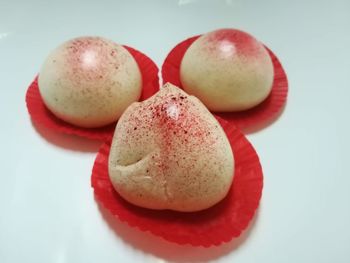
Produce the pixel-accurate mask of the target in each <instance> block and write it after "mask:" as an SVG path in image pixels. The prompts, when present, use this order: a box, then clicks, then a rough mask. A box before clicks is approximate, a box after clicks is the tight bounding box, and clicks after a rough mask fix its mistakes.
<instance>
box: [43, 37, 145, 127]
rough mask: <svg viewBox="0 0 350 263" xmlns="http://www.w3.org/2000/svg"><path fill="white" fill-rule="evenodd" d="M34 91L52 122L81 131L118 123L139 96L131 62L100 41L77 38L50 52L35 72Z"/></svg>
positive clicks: (124, 52) (113, 45)
mask: <svg viewBox="0 0 350 263" xmlns="http://www.w3.org/2000/svg"><path fill="white" fill-rule="evenodd" d="M38 82H39V91H40V94H41V97H42V99H43V101H44V103H45V105H46V106H47V107H48V109H49V110H50V111H51V112H52V113H53V114H54V115H56V116H57V117H58V118H60V119H62V120H64V121H66V122H68V123H71V124H74V125H77V126H81V127H87V128H93V127H100V126H104V125H107V124H110V123H112V122H115V121H116V120H118V118H119V117H120V115H121V114H122V113H123V111H124V110H125V109H126V108H127V107H128V106H129V105H130V104H131V103H132V102H134V101H137V100H138V99H139V98H140V95H141V87H142V78H141V73H140V70H139V68H138V65H137V63H136V61H135V59H134V58H133V57H132V56H131V54H130V53H129V52H128V51H127V50H126V49H125V48H124V47H123V46H120V45H118V44H116V43H114V42H112V41H110V40H107V39H104V38H100V37H80V38H76V39H72V40H70V41H68V42H65V43H63V44H62V45H61V46H59V47H58V48H56V49H55V50H53V51H52V52H51V53H50V54H49V56H48V57H47V59H46V61H45V62H44V64H43V66H42V68H41V71H40V73H39V80H38Z"/></svg>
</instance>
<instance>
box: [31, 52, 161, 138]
mask: <svg viewBox="0 0 350 263" xmlns="http://www.w3.org/2000/svg"><path fill="white" fill-rule="evenodd" d="M124 47H125V48H126V49H127V50H128V51H129V52H130V53H131V55H132V56H133V57H134V59H135V60H136V62H137V64H138V66H139V68H140V71H141V74H142V94H141V98H140V100H145V99H147V98H149V97H151V96H152V95H153V94H155V93H156V92H157V91H158V90H159V79H158V67H157V66H156V64H155V63H154V62H153V61H152V60H151V59H150V58H149V57H147V56H146V55H145V54H143V53H141V52H140V51H138V50H136V49H133V48H131V47H128V46H124ZM26 103H27V108H28V112H29V114H30V116H31V118H32V120H33V122H35V123H38V124H42V125H43V126H45V127H47V128H49V129H52V130H55V131H57V132H62V133H66V134H74V135H77V136H81V137H85V138H89V139H96V140H106V139H108V138H109V137H110V136H112V135H113V132H114V128H115V123H113V124H111V125H108V126H104V127H101V128H81V127H78V126H75V125H72V124H69V123H67V122H65V121H63V120H60V119H59V118H57V117H56V116H55V115H54V114H52V113H51V112H50V111H49V110H48V109H47V108H46V106H45V104H44V102H43V100H42V98H41V96H40V93H39V87H38V79H37V77H36V78H35V80H34V81H33V82H32V84H31V85H30V86H29V88H28V90H27V94H26Z"/></svg>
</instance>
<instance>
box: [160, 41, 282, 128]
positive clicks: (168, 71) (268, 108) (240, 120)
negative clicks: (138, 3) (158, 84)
mask: <svg viewBox="0 0 350 263" xmlns="http://www.w3.org/2000/svg"><path fill="white" fill-rule="evenodd" d="M199 37H200V35H199V36H194V37H191V38H188V39H186V40H184V41H182V42H181V43H179V44H178V45H176V46H175V47H174V48H173V49H172V50H171V51H170V53H169V54H168V56H167V57H166V59H165V61H164V63H163V66H162V77H163V82H164V83H166V82H170V83H173V84H174V85H176V86H178V87H180V88H181V87H182V85H181V81H180V65H181V61H182V58H183V56H184V55H185V53H186V50H187V49H188V48H189V47H190V45H191V44H192V43H193V42H194V41H195V40H196V39H197V38H199ZM265 48H266V50H267V51H268V52H269V55H270V57H271V60H272V63H273V67H274V80H273V84H272V90H271V93H270V95H269V96H268V97H267V98H266V99H265V100H264V101H263V102H262V103H260V104H259V105H258V106H256V107H254V108H252V109H249V110H246V111H241V112H232V113H231V112H229V113H214V114H216V115H218V116H220V117H222V118H223V119H225V120H227V121H229V122H230V123H232V124H233V125H235V126H237V127H238V128H240V129H251V128H254V127H258V126H260V125H262V124H264V123H267V122H269V121H271V120H273V119H274V118H276V117H277V116H278V113H279V112H280V111H281V110H282V108H283V106H284V104H285V103H286V100H287V94H288V81H287V75H286V73H285V72H284V70H283V67H282V65H281V63H280V62H279V60H278V58H277V57H276V56H275V54H273V52H272V51H271V50H270V49H268V48H267V47H265Z"/></svg>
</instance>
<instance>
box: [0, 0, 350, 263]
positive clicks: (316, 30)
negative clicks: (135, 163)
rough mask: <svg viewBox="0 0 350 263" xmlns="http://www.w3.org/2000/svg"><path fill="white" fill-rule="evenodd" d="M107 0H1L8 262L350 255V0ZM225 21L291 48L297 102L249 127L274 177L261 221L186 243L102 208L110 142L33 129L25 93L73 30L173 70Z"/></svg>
mask: <svg viewBox="0 0 350 263" xmlns="http://www.w3.org/2000/svg"><path fill="white" fill-rule="evenodd" d="M93 2H94V3H93ZM101 2H104V4H102V3H100V1H88V0H86V1H74V3H73V1H66V0H65V1H63V0H61V1H52V2H51V3H50V1H39V0H35V1H34V0H31V1H6V0H0V87H1V96H0V114H1V115H0V120H1V129H0V132H1V149H0V160H1V168H2V170H1V172H0V178H1V183H0V208H1V214H0V262H1V263H10V262H11V263H12V262H26V263H29V262H33V263H37V262H45V263H63V262H72V263H73V262H84V263H85V262H86V263H87V262H167V261H175V262H206V261H217V262H238V263H245V262H269V263H272V262H278V263H280V262H305V263H309V262H318V263H328V262H337V263H346V262H350V229H349V222H350V169H349V164H350V160H349V156H350V155H349V153H348V152H349V149H350V140H349V134H350V120H349V115H348V114H349V112H350V103H349V99H350V91H349V90H350V51H349V48H350V2H349V1H346V0H344V1H277V0H276V1H252V0H251V1H247V0H226V1H210V0H207V1H199V0H197V1H196V0H179V1H161V0H158V1H115V0H114V1H101ZM222 27H235V28H239V29H242V30H245V31H247V32H250V33H251V34H253V35H254V36H256V37H257V38H258V39H260V40H261V41H263V42H264V43H265V44H266V45H267V46H269V47H270V48H271V49H272V50H273V51H274V52H275V53H276V54H277V55H278V57H279V58H280V60H281V62H282V63H283V65H284V68H285V70H286V72H287V74H288V78H289V87H290V92H289V97H288V103H287V106H286V108H285V110H284V112H283V114H282V115H281V117H280V118H279V119H278V120H277V121H276V122H274V123H273V124H272V125H270V126H268V127H266V128H265V129H263V130H260V131H259V132H255V133H252V134H249V135H248V138H249V139H250V141H251V142H252V143H253V144H254V146H255V148H256V150H257V152H258V153H259V155H260V159H261V163H262V165H263V169H264V175H265V186H264V191H263V198H262V200H261V205H260V208H259V210H258V213H257V216H256V217H255V219H254V221H253V223H252V224H251V226H250V228H249V230H248V231H246V232H245V233H244V234H243V236H242V237H241V238H239V239H237V240H234V241H232V242H230V243H228V244H226V245H223V246H220V247H214V248H210V249H204V248H193V247H191V246H179V245H175V244H172V243H168V242H166V241H163V240H162V239H160V238H157V237H153V236H151V235H150V234H147V233H142V232H140V231H138V230H136V229H132V228H130V227H128V226H127V225H125V224H123V223H121V222H119V221H117V220H114V219H113V218H112V217H111V216H110V215H109V214H108V212H106V211H105V210H104V209H103V208H100V207H99V205H98V203H97V202H96V201H95V199H94V196H93V191H92V189H91V188H90V174H91V168H92V164H93V161H94V158H95V153H96V151H97V150H98V147H99V144H100V143H99V142H91V141H88V140H85V139H80V138H77V137H74V136H67V135H62V134H57V133H55V132H52V131H49V130H47V129H45V128H43V127H35V126H33V124H32V122H31V120H30V117H29V115H28V113H27V109H26V107H25V102H24V97H25V92H26V89H27V86H28V85H29V84H30V82H31V81H32V80H33V78H34V76H35V74H36V73H37V71H38V69H39V68H40V66H41V63H42V62H43V60H44V59H45V57H46V55H47V54H48V52H49V51H50V50H51V49H53V48H54V47H56V46H57V45H59V44H60V43H61V42H63V41H65V40H67V39H70V38H73V37H76V36H81V35H99V36H104V37H107V38H110V39H113V40H115V41H116V42H119V43H122V44H127V45H130V46H132V47H135V48H137V49H139V50H141V51H143V52H145V53H146V54H147V55H148V56H150V57H151V58H152V59H153V60H154V61H155V62H156V63H157V64H158V66H161V64H162V62H163V60H164V58H165V56H166V54H167V53H168V52H169V51H170V49H171V48H172V47H173V46H174V45H175V44H177V43H178V42H179V41H181V40H183V39H185V38H187V37H189V36H192V35H195V34H199V33H203V32H207V31H210V30H213V29H217V28H222Z"/></svg>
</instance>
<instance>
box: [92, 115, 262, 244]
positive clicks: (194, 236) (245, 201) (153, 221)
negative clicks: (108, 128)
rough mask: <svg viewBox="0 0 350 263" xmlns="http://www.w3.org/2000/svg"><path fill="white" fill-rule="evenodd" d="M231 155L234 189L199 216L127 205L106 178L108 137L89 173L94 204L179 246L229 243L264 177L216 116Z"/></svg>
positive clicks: (251, 153)
mask: <svg viewBox="0 0 350 263" xmlns="http://www.w3.org/2000/svg"><path fill="white" fill-rule="evenodd" d="M217 118H218V120H219V122H220V124H221V125H222V127H223V128H224V130H225V132H226V135H227V137H228V139H229V141H230V144H231V147H232V150H233V153H234V157H235V175H234V180H233V183H232V187H231V189H230V191H229V193H228V195H227V196H226V197H225V199H224V200H222V201H221V202H219V203H218V204H216V205H215V206H213V207H211V208H209V209H206V210H203V211H200V212H191V213H183V212H175V211H170V210H162V211H157V210H151V209H145V208H141V207H137V206H134V205H132V204H130V203H128V202H127V201H125V200H124V199H123V198H122V197H121V196H120V195H119V194H118V193H117V192H116V191H115V190H114V188H113V186H112V183H111V181H110V179H109V176H108V156H109V151H110V146H111V139H112V138H110V139H109V140H108V141H107V142H106V143H105V144H103V145H102V147H101V148H100V150H99V152H98V154H97V157H96V160H95V163H94V167H93V170H92V177H91V184H92V187H93V188H94V193H95V196H96V198H97V200H98V201H99V202H100V203H102V205H103V206H104V207H105V208H106V209H107V210H109V211H110V212H111V213H112V214H113V215H114V216H116V217H118V218H119V219H120V220H121V221H124V222H126V223H128V224H129V225H130V226H132V227H137V228H139V229H140V230H142V231H149V232H151V233H152V234H154V235H157V236H160V237H162V238H164V239H166V240H168V241H171V242H175V243H178V244H190V245H193V246H203V247H210V246H213V245H216V246H217V245H220V244H222V243H225V242H229V241H230V240H231V239H232V238H234V237H238V236H239V235H240V234H241V232H242V231H243V230H244V229H245V228H246V227H247V226H248V224H249V222H250V221H251V219H252V218H253V216H254V214H255V211H256V209H257V207H258V205H259V201H260V198H261V194H262V188H263V173H262V168H261V165H260V162H259V157H258V155H257V153H256V152H255V150H254V148H253V146H252V145H251V144H250V143H249V141H248V140H247V139H246V138H245V136H244V135H243V134H242V133H241V132H240V131H239V130H238V128H235V127H234V126H233V125H231V124H230V123H228V122H227V121H225V120H223V119H221V118H220V117H217Z"/></svg>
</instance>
